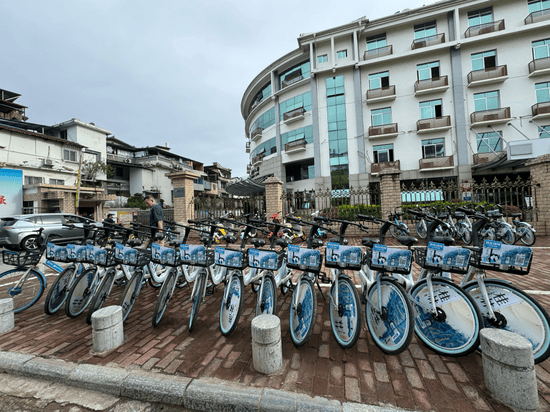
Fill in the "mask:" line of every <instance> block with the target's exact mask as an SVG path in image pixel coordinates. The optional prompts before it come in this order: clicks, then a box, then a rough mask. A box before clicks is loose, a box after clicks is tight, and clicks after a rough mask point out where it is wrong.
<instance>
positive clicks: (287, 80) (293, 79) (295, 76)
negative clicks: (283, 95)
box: [281, 70, 304, 89]
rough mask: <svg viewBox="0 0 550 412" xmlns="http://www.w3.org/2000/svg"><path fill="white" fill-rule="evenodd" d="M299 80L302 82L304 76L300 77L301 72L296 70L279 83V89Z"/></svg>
mask: <svg viewBox="0 0 550 412" xmlns="http://www.w3.org/2000/svg"><path fill="white" fill-rule="evenodd" d="M300 80H304V76H302V71H301V70H296V71H295V72H294V73H291V74H290V75H289V76H287V77H285V79H284V80H283V81H282V82H281V89H284V88H285V87H288V86H290V85H291V84H294V83H296V82H299V81H300Z"/></svg>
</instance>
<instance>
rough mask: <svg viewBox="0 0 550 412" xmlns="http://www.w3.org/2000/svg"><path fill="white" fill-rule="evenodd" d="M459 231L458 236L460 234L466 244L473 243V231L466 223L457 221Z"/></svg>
mask: <svg viewBox="0 0 550 412" xmlns="http://www.w3.org/2000/svg"><path fill="white" fill-rule="evenodd" d="M457 232H458V236H460V239H462V242H464V243H465V244H466V245H469V244H470V243H472V232H470V229H468V227H467V226H466V225H462V224H460V223H457Z"/></svg>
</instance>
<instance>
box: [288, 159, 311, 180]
mask: <svg viewBox="0 0 550 412" xmlns="http://www.w3.org/2000/svg"><path fill="white" fill-rule="evenodd" d="M285 172H286V181H287V182H296V181H298V180H306V179H313V178H314V177H315V166H314V164H313V159H308V160H304V161H302V162H298V163H290V164H287V165H286V166H285Z"/></svg>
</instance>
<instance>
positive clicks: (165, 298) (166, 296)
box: [152, 269, 178, 326]
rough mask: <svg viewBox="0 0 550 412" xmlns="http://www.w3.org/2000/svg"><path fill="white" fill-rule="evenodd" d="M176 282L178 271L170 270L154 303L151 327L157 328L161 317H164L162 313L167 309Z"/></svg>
mask: <svg viewBox="0 0 550 412" xmlns="http://www.w3.org/2000/svg"><path fill="white" fill-rule="evenodd" d="M177 280H178V271H177V270H176V269H174V270H170V272H169V273H168V275H167V276H166V279H165V280H164V282H163V283H162V287H161V288H160V291H159V294H158V297H157V302H156V303H155V310H154V311H153V320H152V324H153V326H157V325H158V324H159V323H160V320H161V319H162V316H163V315H164V312H165V311H166V308H167V307H168V302H169V301H170V299H171V298H172V296H173V294H174V290H175V287H176V283H177Z"/></svg>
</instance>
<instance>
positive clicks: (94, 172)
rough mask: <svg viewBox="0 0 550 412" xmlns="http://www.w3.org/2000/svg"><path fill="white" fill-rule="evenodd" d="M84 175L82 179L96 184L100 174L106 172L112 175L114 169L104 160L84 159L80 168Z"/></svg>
mask: <svg viewBox="0 0 550 412" xmlns="http://www.w3.org/2000/svg"><path fill="white" fill-rule="evenodd" d="M80 173H81V175H82V181H87V182H92V185H95V183H96V181H97V178H98V176H99V175H100V174H103V173H104V174H106V175H107V176H109V177H111V176H112V175H113V169H112V168H111V166H109V165H108V164H107V162H105V161H102V160H96V161H92V160H84V161H83V162H82V166H81V169H80Z"/></svg>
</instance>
